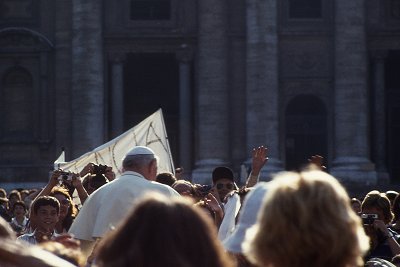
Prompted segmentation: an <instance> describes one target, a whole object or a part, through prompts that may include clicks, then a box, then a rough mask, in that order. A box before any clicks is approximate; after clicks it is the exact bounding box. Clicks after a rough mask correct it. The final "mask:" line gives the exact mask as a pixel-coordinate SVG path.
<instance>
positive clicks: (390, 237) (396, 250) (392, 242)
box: [374, 220, 400, 255]
mask: <svg viewBox="0 0 400 267" xmlns="http://www.w3.org/2000/svg"><path fill="white" fill-rule="evenodd" d="M374 226H375V227H376V228H377V229H379V231H381V232H382V233H383V235H384V236H385V238H386V240H387V244H388V245H389V247H390V250H391V251H392V254H393V255H397V254H400V245H399V243H398V242H397V240H396V237H395V235H394V234H393V233H392V232H390V231H389V229H388V228H387V226H386V225H385V223H384V222H383V221H382V220H375V221H374Z"/></svg>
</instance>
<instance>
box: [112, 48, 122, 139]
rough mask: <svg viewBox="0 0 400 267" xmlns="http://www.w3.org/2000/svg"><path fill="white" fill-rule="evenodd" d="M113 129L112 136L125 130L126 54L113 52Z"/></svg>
mask: <svg viewBox="0 0 400 267" xmlns="http://www.w3.org/2000/svg"><path fill="white" fill-rule="evenodd" d="M110 60H111V84H112V88H111V129H112V138H114V137H117V136H118V135H120V134H122V133H123V131H124V61H125V54H123V53H117V54H114V53H113V54H111V59H110Z"/></svg>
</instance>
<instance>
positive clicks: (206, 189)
mask: <svg viewBox="0 0 400 267" xmlns="http://www.w3.org/2000/svg"><path fill="white" fill-rule="evenodd" d="M211 189H212V185H195V190H196V192H197V193H198V194H199V195H200V196H201V197H205V196H207V194H208V193H210V190H211Z"/></svg>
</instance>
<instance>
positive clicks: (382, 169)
mask: <svg viewBox="0 0 400 267" xmlns="http://www.w3.org/2000/svg"><path fill="white" fill-rule="evenodd" d="M371 56H372V61H373V99H374V113H373V115H374V116H373V120H374V124H373V125H374V130H373V131H374V148H373V151H374V158H375V165H376V171H377V174H378V182H379V183H381V184H382V183H389V182H390V180H389V174H388V171H387V161H386V160H387V159H386V149H387V147H386V114H385V107H386V105H385V58H386V56H387V51H386V50H381V51H373V52H372V55H371Z"/></svg>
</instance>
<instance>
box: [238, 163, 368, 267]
mask: <svg viewBox="0 0 400 267" xmlns="http://www.w3.org/2000/svg"><path fill="white" fill-rule="evenodd" d="M269 188H270V189H269V191H268V194H267V196H266V198H265V199H264V203H263V207H262V208H261V210H260V213H259V215H258V222H257V224H256V225H255V226H254V227H253V228H251V229H250V230H249V231H248V233H247V235H246V238H247V242H246V243H245V245H244V249H245V253H246V255H247V256H248V257H249V258H250V259H251V260H252V261H253V262H254V263H256V264H258V265H259V266H268V265H269V264H272V265H273V266H280V267H300V266H313V267H344V266H357V265H361V264H362V255H363V254H364V253H365V252H366V251H367V250H368V246H369V242H368V238H367V236H366V235H365V233H364V230H363V228H362V224H361V220H360V218H359V217H358V216H357V215H356V214H355V213H354V211H353V210H352V209H351V206H350V200H349V197H348V195H347V193H346V191H345V189H344V188H343V187H342V186H341V185H340V184H339V182H338V181H337V180H336V179H335V178H334V177H332V176H331V175H329V174H327V173H325V172H322V171H315V170H314V171H306V172H301V173H295V172H284V173H281V174H279V175H278V176H277V177H276V178H275V179H274V180H273V181H272V182H271V183H270V187H269Z"/></svg>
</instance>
